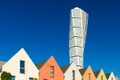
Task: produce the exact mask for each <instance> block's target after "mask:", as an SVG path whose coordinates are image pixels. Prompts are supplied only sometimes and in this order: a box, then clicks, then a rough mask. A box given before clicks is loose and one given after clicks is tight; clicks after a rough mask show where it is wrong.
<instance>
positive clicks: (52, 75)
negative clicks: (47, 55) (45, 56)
mask: <svg viewBox="0 0 120 80" xmlns="http://www.w3.org/2000/svg"><path fill="white" fill-rule="evenodd" d="M50 77H52V78H53V77H54V66H50Z"/></svg>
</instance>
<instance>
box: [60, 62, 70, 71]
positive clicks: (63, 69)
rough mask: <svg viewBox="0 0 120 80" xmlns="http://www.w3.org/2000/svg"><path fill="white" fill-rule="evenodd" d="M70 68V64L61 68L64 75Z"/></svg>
mask: <svg viewBox="0 0 120 80" xmlns="http://www.w3.org/2000/svg"><path fill="white" fill-rule="evenodd" d="M69 66H70V64H68V65H66V66H62V67H61V70H62V71H63V73H65V72H66V70H67V69H68V68H69Z"/></svg>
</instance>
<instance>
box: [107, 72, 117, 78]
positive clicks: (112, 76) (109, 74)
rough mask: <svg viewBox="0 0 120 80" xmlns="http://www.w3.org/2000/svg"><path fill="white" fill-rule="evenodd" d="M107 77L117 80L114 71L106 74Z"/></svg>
mask: <svg viewBox="0 0 120 80" xmlns="http://www.w3.org/2000/svg"><path fill="white" fill-rule="evenodd" d="M106 77H107V80H117V79H116V77H115V75H114V73H113V72H111V73H108V74H106Z"/></svg>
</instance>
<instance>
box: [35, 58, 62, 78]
mask: <svg viewBox="0 0 120 80" xmlns="http://www.w3.org/2000/svg"><path fill="white" fill-rule="evenodd" d="M36 66H37V68H38V70H39V80H64V73H63V72H62V70H61V68H60V67H59V65H58V64H57V62H56V60H55V59H54V57H53V56H51V57H50V59H48V60H47V61H45V62H42V63H39V64H37V65H36Z"/></svg>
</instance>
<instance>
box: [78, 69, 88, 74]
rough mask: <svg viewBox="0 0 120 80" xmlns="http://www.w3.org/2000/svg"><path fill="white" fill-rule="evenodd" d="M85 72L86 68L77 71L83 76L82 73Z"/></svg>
mask: <svg viewBox="0 0 120 80" xmlns="http://www.w3.org/2000/svg"><path fill="white" fill-rule="evenodd" d="M86 70H87V68H83V69H79V71H80V73H81V75H84V73H85V71H86Z"/></svg>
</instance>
